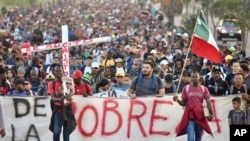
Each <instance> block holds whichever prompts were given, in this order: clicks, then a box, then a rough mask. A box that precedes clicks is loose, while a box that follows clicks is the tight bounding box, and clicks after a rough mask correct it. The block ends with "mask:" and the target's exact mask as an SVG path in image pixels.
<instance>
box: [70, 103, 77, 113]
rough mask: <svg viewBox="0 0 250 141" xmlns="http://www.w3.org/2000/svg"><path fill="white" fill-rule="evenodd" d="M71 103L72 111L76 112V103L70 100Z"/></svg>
mask: <svg viewBox="0 0 250 141" xmlns="http://www.w3.org/2000/svg"><path fill="white" fill-rule="evenodd" d="M71 105H72V109H73V113H74V114H76V111H77V103H75V102H74V101H72V102H71Z"/></svg>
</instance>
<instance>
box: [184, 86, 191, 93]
mask: <svg viewBox="0 0 250 141" xmlns="http://www.w3.org/2000/svg"><path fill="white" fill-rule="evenodd" d="M189 88H190V84H188V85H186V87H185V90H186V94H187V93H188V91H189Z"/></svg>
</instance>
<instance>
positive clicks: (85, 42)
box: [21, 36, 111, 53]
mask: <svg viewBox="0 0 250 141" xmlns="http://www.w3.org/2000/svg"><path fill="white" fill-rule="evenodd" d="M110 41H111V37H110V36H108V37H101V38H93V39H86V40H78V41H70V42H63V43H55V44H47V45H41V46H32V47H28V48H22V49H21V52H22V53H28V52H38V51H44V50H52V49H60V48H62V47H66V46H67V47H73V46H80V45H89V44H98V43H103V42H110Z"/></svg>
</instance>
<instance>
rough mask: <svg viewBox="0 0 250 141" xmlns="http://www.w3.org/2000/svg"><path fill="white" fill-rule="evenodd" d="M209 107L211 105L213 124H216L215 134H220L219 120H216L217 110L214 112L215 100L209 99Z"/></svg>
mask: <svg viewBox="0 0 250 141" xmlns="http://www.w3.org/2000/svg"><path fill="white" fill-rule="evenodd" d="M211 105H212V109H213V114H214V119H213V122H215V124H216V127H217V132H218V133H221V127H220V122H221V120H220V119H219V118H218V115H217V110H216V109H217V108H216V106H215V100H214V99H211Z"/></svg>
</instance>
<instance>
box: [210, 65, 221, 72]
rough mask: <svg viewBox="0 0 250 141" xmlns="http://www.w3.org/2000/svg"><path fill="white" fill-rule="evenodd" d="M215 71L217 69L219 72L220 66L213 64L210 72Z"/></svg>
mask: <svg viewBox="0 0 250 141" xmlns="http://www.w3.org/2000/svg"><path fill="white" fill-rule="evenodd" d="M215 71H219V72H221V70H220V66H217V65H216V66H213V69H212V72H215Z"/></svg>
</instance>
